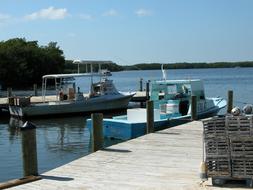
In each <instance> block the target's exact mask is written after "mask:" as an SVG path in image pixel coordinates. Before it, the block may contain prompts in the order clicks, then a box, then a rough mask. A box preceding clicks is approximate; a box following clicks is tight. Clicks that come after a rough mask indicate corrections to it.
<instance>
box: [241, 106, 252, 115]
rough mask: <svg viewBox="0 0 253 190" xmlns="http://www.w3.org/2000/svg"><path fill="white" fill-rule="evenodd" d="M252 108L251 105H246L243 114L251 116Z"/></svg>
mask: <svg viewBox="0 0 253 190" xmlns="http://www.w3.org/2000/svg"><path fill="white" fill-rule="evenodd" d="M252 111H253V106H252V105H251V104H247V105H245V106H244V107H243V112H244V113H245V114H252Z"/></svg>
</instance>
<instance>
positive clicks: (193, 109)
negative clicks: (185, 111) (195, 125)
mask: <svg viewBox="0 0 253 190" xmlns="http://www.w3.org/2000/svg"><path fill="white" fill-rule="evenodd" d="M197 119H198V116H197V96H192V97H191V120H192V121H194V120H197Z"/></svg>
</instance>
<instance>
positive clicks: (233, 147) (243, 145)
mask: <svg viewBox="0 0 253 190" xmlns="http://www.w3.org/2000/svg"><path fill="white" fill-rule="evenodd" d="M230 152H231V156H233V157H248V158H251V159H252V158H253V136H250V137H245V136H238V137H231V138H230Z"/></svg>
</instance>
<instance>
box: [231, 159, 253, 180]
mask: <svg viewBox="0 0 253 190" xmlns="http://www.w3.org/2000/svg"><path fill="white" fill-rule="evenodd" d="M231 163H232V176H233V177H235V178H253V157H252V158H249V157H232V159H231Z"/></svg>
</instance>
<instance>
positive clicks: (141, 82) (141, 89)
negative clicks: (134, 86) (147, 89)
mask: <svg viewBox="0 0 253 190" xmlns="http://www.w3.org/2000/svg"><path fill="white" fill-rule="evenodd" d="M140 91H141V92H142V91H143V79H142V78H140Z"/></svg>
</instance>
